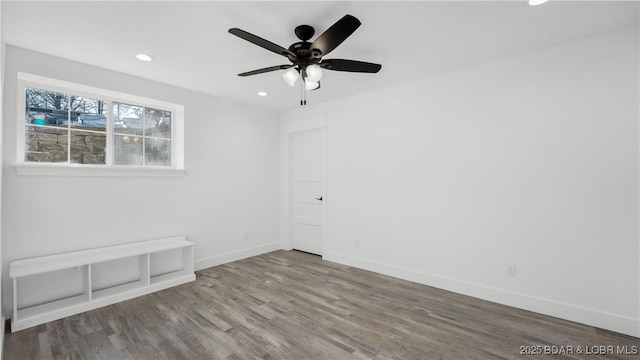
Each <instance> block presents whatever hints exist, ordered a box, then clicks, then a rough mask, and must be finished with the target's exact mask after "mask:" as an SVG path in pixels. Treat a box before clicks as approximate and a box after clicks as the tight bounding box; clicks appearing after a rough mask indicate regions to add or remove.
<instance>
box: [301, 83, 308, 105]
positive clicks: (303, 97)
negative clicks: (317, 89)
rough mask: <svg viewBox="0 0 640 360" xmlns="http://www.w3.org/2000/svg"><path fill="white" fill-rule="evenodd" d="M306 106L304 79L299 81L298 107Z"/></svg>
mask: <svg viewBox="0 0 640 360" xmlns="http://www.w3.org/2000/svg"><path fill="white" fill-rule="evenodd" d="M305 105H307V89H306V87H305V82H304V78H302V81H300V106H305Z"/></svg>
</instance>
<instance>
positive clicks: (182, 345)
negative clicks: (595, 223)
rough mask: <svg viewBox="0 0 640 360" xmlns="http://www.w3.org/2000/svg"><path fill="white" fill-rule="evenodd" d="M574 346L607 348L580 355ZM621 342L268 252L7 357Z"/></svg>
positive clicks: (505, 349) (517, 349)
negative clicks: (586, 349) (579, 349)
mask: <svg viewBox="0 0 640 360" xmlns="http://www.w3.org/2000/svg"><path fill="white" fill-rule="evenodd" d="M537 345H540V346H542V347H544V346H557V347H558V348H547V349H550V350H553V349H556V350H557V351H560V350H562V349H564V350H565V351H566V350H567V349H568V348H566V346H572V347H573V349H572V352H573V354H569V355H563V356H556V355H550V354H547V355H544V354H543V355H525V354H521V350H522V349H521V347H523V346H537ZM560 346H565V348H560ZM578 346H582V349H584V347H585V346H589V347H593V346H612V347H613V349H612V351H609V349H604V350H603V349H602V348H591V350H595V351H590V352H591V353H592V354H590V355H585V354H584V353H583V354H582V355H578V354H576V352H577V347H578ZM624 346H627V350H628V351H629V352H631V351H632V349H633V348H632V347H633V346H636V347H638V350H640V340H639V339H637V338H633V337H629V336H624V335H621V334H616V333H612V332H609V331H605V330H600V329H596V328H593V327H589V326H585V325H580V324H576V323H572V322H568V321H564V320H560V319H556V318H552V317H547V316H543V315H539V314H535V313H531V312H527V311H523V310H518V309H514V308H511V307H507V306H502V305H497V304H494V303H490V302H486V301H482V300H478V299H474V298H470V297H467V296H462V295H458V294H454V293H450V292H447V291H443V290H439V289H435V288H431V287H428V286H424V285H419V284H415V283H411V282H408V281H403V280H399V279H395V278H391V277H388V276H384V275H380V274H375V273H371V272H367V271H363V270H359V269H355V268H351V267H347V266H343V265H339V264H335V263H331V262H327V261H322V260H321V259H320V257H317V256H314V255H310V254H305V253H301V252H296V251H290V252H288V251H275V252H272V253H268V254H264V255H260V256H256V257H253V258H249V259H245V260H240V261H236V262H233V263H228V264H225V265H221V266H216V267H213V268H209V269H205V270H202V271H199V272H197V280H196V281H194V282H191V283H189V284H185V285H181V286H178V287H174V288H171V289H167V290H164V291H160V292H157V293H153V294H149V295H145V296H142V297H139V298H136V299H133V300H129V301H124V302H121V303H118V304H114V305H110V306H106V307H103V308H100V309H96V310H93V311H89V312H86V313H83V314H79V315H75V316H71V317H68V318H65V319H61V320H58V321H53V322H50V323H47V324H43V325H40V326H37V327H34V328H30V329H26V330H22V331H19V332H17V333H13V334H8V335H6V336H5V343H4V359H6V360H12V359H230V360H231V359H545V358H552V359H638V358H639V357H638V356H637V355H635V356H634V355H616V354H615V352H617V351H619V350H622V349H624ZM527 349H531V348H525V350H527ZM533 349H534V351H535V349H539V350H542V351H543V352H544V349H545V348H533ZM594 352H595V353H596V354H593V353H594Z"/></svg>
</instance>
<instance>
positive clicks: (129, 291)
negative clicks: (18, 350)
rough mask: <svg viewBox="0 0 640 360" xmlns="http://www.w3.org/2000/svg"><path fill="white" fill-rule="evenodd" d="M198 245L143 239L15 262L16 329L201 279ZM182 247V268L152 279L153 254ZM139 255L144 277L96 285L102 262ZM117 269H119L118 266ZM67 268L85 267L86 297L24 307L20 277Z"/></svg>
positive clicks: (180, 239)
mask: <svg viewBox="0 0 640 360" xmlns="http://www.w3.org/2000/svg"><path fill="white" fill-rule="evenodd" d="M193 245H194V243H193V242H191V241H187V239H186V238H185V237H184V236H177V237H171V238H166V239H159V240H150V241H141V242H135V243H129V244H123V245H116V246H108V247H103V248H95V249H89V250H81V251H74V252H68V253H64V254H56V255H49V256H41V257H36V258H30V259H23V260H16V261H12V262H11V264H10V265H9V277H10V278H11V279H13V317H12V319H11V331H12V332H14V331H18V330H22V329H26V328H29V327H32V326H36V325H39V324H43V323H46V322H49V321H53V320H57V319H61V318H64V317H67V316H71V315H75V314H78V313H81V312H84V311H88V310H92V309H96V308H99V307H102V306H106V305H109V304H113V303H116V302H119V301H124V300H128V299H131V298H134V297H137V296H140V295H144V294H148V293H151V292H154V291H158V290H162V289H166V288H169V287H172V286H176V285H180V284H184V283H186V282H189V281H193V280H195V278H196V276H195V273H194V266H193ZM176 249H182V269H180V270H176V271H171V272H168V273H163V274H158V275H152V273H151V270H150V269H151V263H152V262H153V261H154V260H153V257H152V255H153V254H160V253H163V252H167V251H173V250H176ZM132 257H138V263H139V265H140V269H139V274H140V278H139V279H138V280H137V281H134V282H127V283H125V284H119V285H116V286H112V287H108V288H105V289H99V290H94V289H93V287H92V273H91V266H92V265H93V264H98V263H101V264H103V263H106V262H109V261H114V262H115V261H118V260H121V259H125V258H132ZM116 266H117V265H116ZM64 269H81V270H82V273H83V277H82V278H83V286H82V288H83V290H84V291H83V293H82V294H81V295H77V296H73V297H68V298H63V299H54V300H52V301H48V302H46V303H44V304H39V305H36V306H31V307H25V308H21V307H20V305H19V304H18V291H19V289H20V286H19V284H18V282H19V279H20V278H23V277H25V276H37V275H39V274H40V275H41V274H45V273H50V272H53V271H57V270H64Z"/></svg>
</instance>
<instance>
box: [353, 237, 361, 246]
mask: <svg viewBox="0 0 640 360" xmlns="http://www.w3.org/2000/svg"><path fill="white" fill-rule="evenodd" d="M353 245H354V246H355V247H357V248H359V247H360V238H354V239H353Z"/></svg>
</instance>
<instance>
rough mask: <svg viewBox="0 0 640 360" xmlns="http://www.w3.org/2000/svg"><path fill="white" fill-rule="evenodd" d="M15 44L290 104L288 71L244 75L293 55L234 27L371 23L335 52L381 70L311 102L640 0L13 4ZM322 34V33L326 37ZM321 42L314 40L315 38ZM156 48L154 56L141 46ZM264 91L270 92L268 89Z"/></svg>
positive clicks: (606, 27)
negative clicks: (349, 20)
mask: <svg viewBox="0 0 640 360" xmlns="http://www.w3.org/2000/svg"><path fill="white" fill-rule="evenodd" d="M1 6H2V25H3V36H4V38H5V41H6V43H7V44H9V45H14V46H18V47H23V48H26V49H31V50H36V51H39V52H43V53H47V54H51V55H56V56H59V57H63V58H67V59H71V60H75V61H79V62H82V63H87V64H91V65H95V66H99V67H102V68H107V69H112V70H115V71H119V72H122V73H127V74H132V75H136V76H139V77H143V78H147V79H152V80H156V81H159V82H163V83H167V84H172V85H175V86H179V87H182V88H186V89H190V90H194V91H198V92H202V93H206V94H211V95H214V96H217V97H223V98H227V99H232V100H236V101H240V102H244V103H248V104H254V105H257V106H262V107H266V108H269V109H273V110H277V111H284V110H289V109H294V108H296V107H298V106H299V97H300V89H299V87H297V86H296V87H295V88H291V87H289V86H287V85H286V84H285V83H284V81H283V80H282V78H281V76H280V73H281V71H277V72H272V73H266V74H261V75H256V76H252V77H244V78H241V77H238V76H237V75H236V74H238V73H240V72H244V71H249V70H254V69H258V68H263V67H268V66H273V65H280V64H287V63H288V60H287V59H286V58H284V57H281V56H279V55H277V54H274V53H272V52H269V51H267V50H264V49H262V48H259V47H258V46H255V45H253V44H251V43H249V42H246V41H244V40H242V39H240V38H238V37H236V36H233V35H231V34H229V33H228V32H227V30H228V29H229V28H232V27H238V28H241V29H243V30H246V31H248V32H251V33H253V34H255V35H258V36H260V37H262V38H265V39H267V40H269V41H272V42H274V43H276V44H279V45H281V46H283V47H289V45H290V44H292V43H293V42H296V41H298V40H297V38H296V37H295V35H294V33H293V29H294V28H295V27H296V26H297V25H300V24H308V25H311V26H313V27H315V29H316V35H315V36H318V35H320V34H321V33H322V32H323V31H324V30H326V29H327V28H328V27H329V26H331V25H332V24H333V23H334V22H335V21H337V20H338V19H340V18H341V17H342V16H344V15H345V14H351V15H354V16H356V17H357V18H358V19H360V21H361V22H362V25H361V26H360V28H358V30H356V32H355V33H354V34H353V35H352V36H351V37H350V38H349V39H347V40H346V41H345V42H344V43H343V44H342V45H340V46H339V47H338V48H337V49H336V50H334V51H333V52H332V53H330V54H329V55H327V56H325V58H346V59H353V60H362V61H368V62H375V63H380V64H382V70H381V71H380V72H379V73H378V74H354V73H346V72H335V71H333V72H330V71H325V76H324V78H323V81H322V89H320V90H318V91H314V92H310V93H308V96H307V99H308V102H309V103H310V104H314V103H320V102H324V101H329V100H333V99H336V98H339V97H343V96H347V95H353V94H357V93H359V92H363V91H367V90H368V89H373V88H380V87H385V86H389V85H393V84H397V83H400V82H404V81H407V80H410V79H411V78H415V77H423V76H428V75H431V74H435V73H440V72H445V71H449V70H453V69H457V68H461V67H466V66H470V65H473V64H477V63H482V62H486V61H490V60H496V59H500V58H504V57H508V56H513V55H517V54H521V53H524V52H527V51H531V50H534V49H539V48H543V47H548V46H553V45H557V44H560V43H563V42H567V41H573V40H576V39H580V38H583V37H588V36H593V35H596V34H601V33H607V32H612V31H616V30H621V29H624V28H628V27H632V26H638V18H639V14H638V11H639V10H638V9H639V3H638V2H637V1H622V2H616V1H585V2H582V1H557V0H555V1H554V0H551V1H550V2H549V3H547V4H544V5H541V6H537V7H532V6H528V5H527V3H526V1H525V0H519V1H465V2H462V1H438V2H437V1H408V2H399V1H373V2H371V1H355V2H354V1H349V2H346V1H344V2H343V1H340V2H328V1H320V2H311V1H278V2H271V1H258V2H246V1H244V2H217V1H216V2H209V1H197V2H184V1H181V2H167V1H158V2H155V1H143V2H129V1H127V2H113V1H108V2H96V1H87V2H84V1H72V2H55V1H46V2H31V1H2V2H1ZM315 36H314V39H315ZM312 40H313V39H312ZM137 53H147V54H150V55H152V56H154V57H155V61H153V62H151V63H143V62H141V61H139V60H137V59H136V58H135V57H134V55H135V54H137ZM258 91H267V92H268V93H269V96H267V97H264V98H263V97H258V96H256V93H257V92H258Z"/></svg>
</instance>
